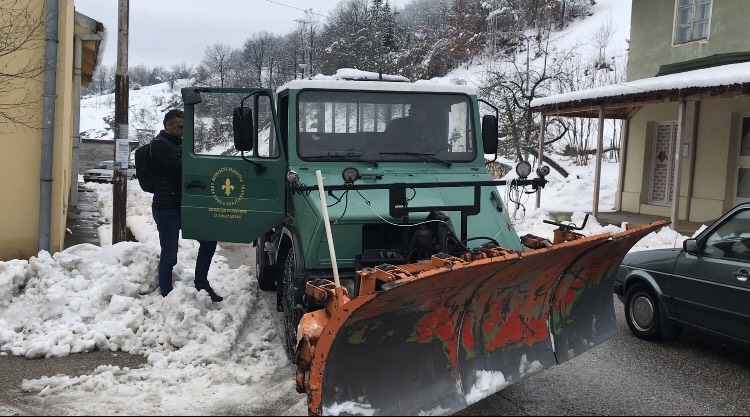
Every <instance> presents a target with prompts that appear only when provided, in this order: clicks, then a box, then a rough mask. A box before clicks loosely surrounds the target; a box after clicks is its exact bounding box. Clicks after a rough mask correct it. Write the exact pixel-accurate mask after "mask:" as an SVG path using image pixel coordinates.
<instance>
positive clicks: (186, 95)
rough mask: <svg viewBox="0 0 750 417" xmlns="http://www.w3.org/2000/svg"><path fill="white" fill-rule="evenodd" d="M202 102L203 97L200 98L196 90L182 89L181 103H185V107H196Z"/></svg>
mask: <svg viewBox="0 0 750 417" xmlns="http://www.w3.org/2000/svg"><path fill="white" fill-rule="evenodd" d="M202 101H203V97H201V93H200V91H199V90H198V89H196V88H191V87H188V88H183V89H182V102H183V103H185V105H186V106H190V105H196V104H199V103H201V102H202Z"/></svg>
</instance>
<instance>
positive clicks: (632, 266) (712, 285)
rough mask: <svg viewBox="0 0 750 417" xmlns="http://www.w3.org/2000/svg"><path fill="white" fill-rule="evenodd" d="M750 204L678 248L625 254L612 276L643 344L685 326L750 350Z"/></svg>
mask: <svg viewBox="0 0 750 417" xmlns="http://www.w3.org/2000/svg"><path fill="white" fill-rule="evenodd" d="M748 248H750V203H743V204H740V205H738V206H736V207H734V208H733V209H731V210H729V211H728V212H727V213H726V214H724V215H723V216H722V217H721V218H719V219H718V220H716V221H715V222H714V223H713V224H711V225H710V226H709V227H708V228H706V229H705V230H704V231H703V232H701V233H700V234H699V235H698V236H697V237H695V238H693V239H687V240H685V242H684V243H683V247H682V249H657V250H649V251H643V252H634V253H629V254H628V255H627V256H626V257H625V258H624V259H623V261H622V263H621V265H620V267H619V270H618V274H617V277H616V278H615V288H614V291H615V293H616V294H617V295H618V296H619V298H620V300H621V301H622V302H623V304H624V305H625V320H626V321H627V323H628V327H629V328H630V330H631V332H632V333H633V334H634V335H635V336H636V337H638V338H641V339H645V340H659V339H662V338H670V337H673V336H675V335H677V334H679V332H680V330H681V329H682V328H685V327H688V328H693V329H696V330H699V331H704V332H708V333H711V334H713V335H716V336H720V337H722V338H725V339H729V340H730V341H734V342H739V343H740V344H745V345H748V346H750V250H748Z"/></svg>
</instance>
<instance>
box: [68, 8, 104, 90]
mask: <svg viewBox="0 0 750 417" xmlns="http://www.w3.org/2000/svg"><path fill="white" fill-rule="evenodd" d="M75 35H76V36H79V37H81V38H82V39H83V45H82V51H81V52H82V56H81V84H82V85H83V86H88V85H89V83H90V82H91V78H92V77H93V75H94V72H95V71H96V69H97V67H98V66H99V64H101V59H102V57H103V56H104V44H105V41H106V30H105V28H104V24H103V23H101V22H99V21H97V20H94V19H92V18H90V17H88V16H86V15H84V14H81V13H78V12H75Z"/></svg>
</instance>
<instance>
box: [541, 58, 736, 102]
mask: <svg viewBox="0 0 750 417" xmlns="http://www.w3.org/2000/svg"><path fill="white" fill-rule="evenodd" d="M744 83H750V62H743V63H740V64H730V65H722V66H718V67H712V68H704V69H699V70H694V71H686V72H681V73H678V74H670V75H663V76H661V77H652V78H644V79H641V80H635V81H630V82H626V83H622V84H613V85H606V86H602V87H597V88H591V89H588V90H580V91H572V92H570V93H564V94H556V95H553V96H549V97H542V98H537V99H534V100H532V101H531V107H534V108H538V107H544V106H548V105H552V104H562V103H570V102H574V101H581V100H596V99H601V98H615V97H623V96H631V95H636V94H644V93H651V92H657V91H670V90H685V89H692V88H711V87H720V86H731V85H741V84H744Z"/></svg>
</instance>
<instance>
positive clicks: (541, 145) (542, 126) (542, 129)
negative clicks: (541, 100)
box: [536, 115, 547, 208]
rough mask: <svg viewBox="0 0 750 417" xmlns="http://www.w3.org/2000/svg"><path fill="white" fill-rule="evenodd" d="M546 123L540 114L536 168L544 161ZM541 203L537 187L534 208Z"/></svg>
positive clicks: (539, 190)
mask: <svg viewBox="0 0 750 417" xmlns="http://www.w3.org/2000/svg"><path fill="white" fill-rule="evenodd" d="M546 124H547V116H545V115H542V121H541V122H540V123H539V155H537V158H536V160H537V164H536V165H537V168H541V166H542V163H543V162H544V136H545V135H544V132H545V131H546V130H547V129H546ZM541 205H542V189H541V188H540V189H538V190H537V192H536V208H539V207H541Z"/></svg>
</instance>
